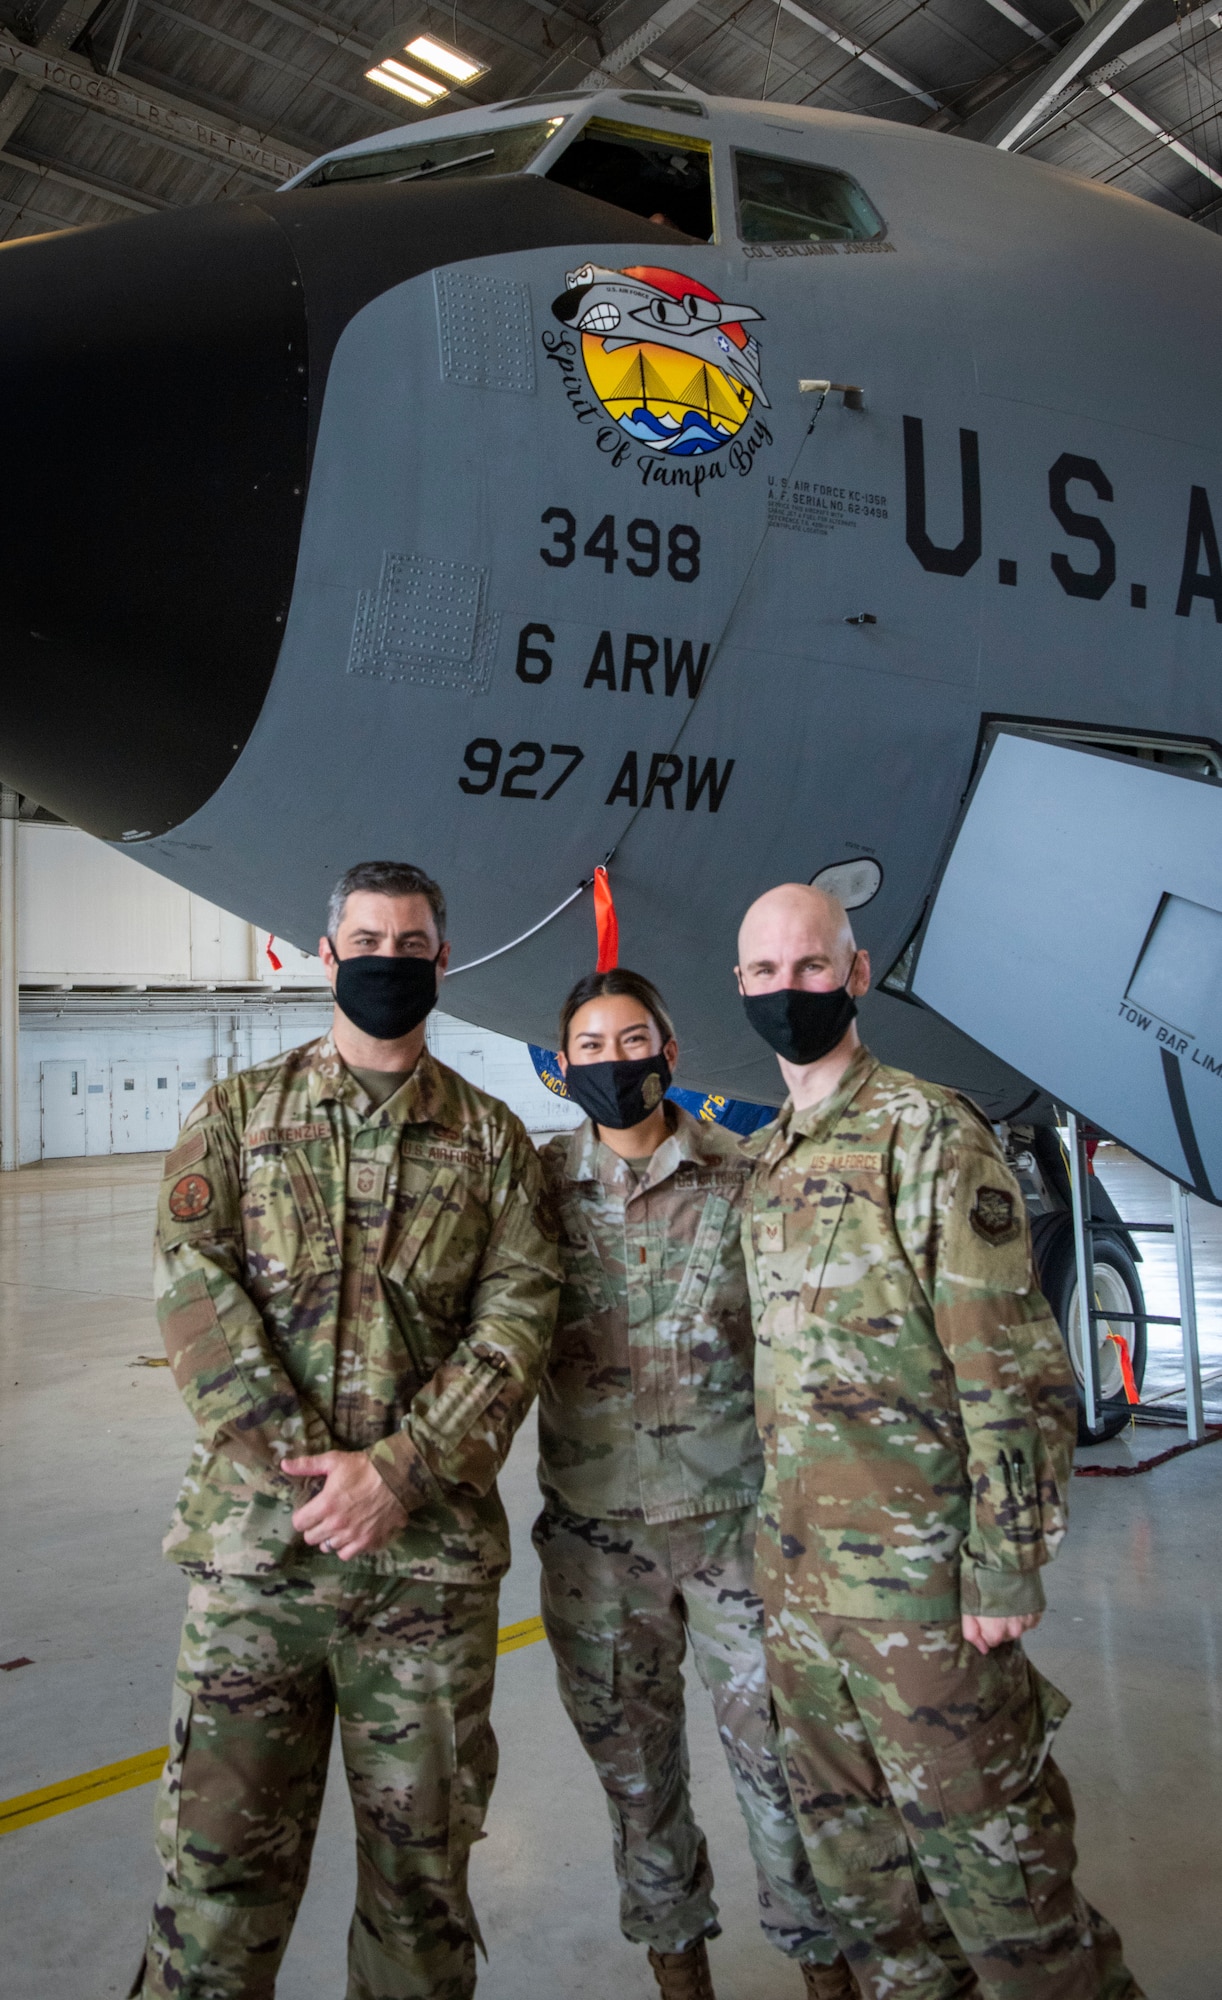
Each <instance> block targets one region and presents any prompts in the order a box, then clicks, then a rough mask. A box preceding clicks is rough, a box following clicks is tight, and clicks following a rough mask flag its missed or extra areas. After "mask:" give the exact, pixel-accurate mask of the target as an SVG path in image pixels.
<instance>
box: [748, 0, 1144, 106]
mask: <svg viewBox="0 0 1222 2000" xmlns="http://www.w3.org/2000/svg"><path fill="white" fill-rule="evenodd" d="M776 4H777V6H778V7H783V8H784V10H785V12H786V13H787V14H792V15H793V17H794V19H795V21H801V22H803V23H804V25H805V26H806V27H808V28H813V29H814V31H815V33H816V34H817V35H823V36H824V37H825V39H826V40H827V41H829V42H834V43H835V45H836V47H837V48H838V49H843V50H844V51H845V53H846V55H850V56H853V57H854V58H855V59H856V61H858V62H860V63H866V64H867V65H868V66H869V68H870V69H872V70H876V71H877V73H878V75H879V76H885V77H886V79H887V82H888V83H894V84H895V85H896V86H897V87H898V88H899V89H900V90H903V91H906V92H907V93H908V95H909V97H915V98H916V99H917V101H918V102H919V103H921V104H927V105H928V106H929V109H930V110H931V111H940V110H941V109H942V106H941V104H940V103H939V101H938V99H937V98H936V97H933V96H931V94H930V92H929V91H927V90H926V89H925V87H924V85H923V84H919V83H914V81H913V79H912V78H911V77H910V76H905V75H904V73H903V71H902V70H898V69H894V68H893V67H892V65H891V64H890V63H885V62H884V61H883V60H882V58H881V56H876V55H875V53H874V51H873V49H869V48H867V47H866V46H865V44H864V42H855V41H853V39H852V38H851V36H849V35H845V34H842V33H841V31H840V29H839V28H833V27H832V25H831V23H830V22H829V21H823V20H820V18H819V16H818V15H817V14H812V13H811V12H810V9H809V8H807V7H801V6H799V4H798V0H776ZM1134 4H1135V5H1136V4H1137V0H1134Z"/></svg>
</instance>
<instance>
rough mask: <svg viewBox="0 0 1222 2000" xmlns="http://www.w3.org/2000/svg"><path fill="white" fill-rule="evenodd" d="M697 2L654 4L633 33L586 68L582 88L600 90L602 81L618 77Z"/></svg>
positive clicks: (680, 0)
mask: <svg viewBox="0 0 1222 2000" xmlns="http://www.w3.org/2000/svg"><path fill="white" fill-rule="evenodd" d="M695 4H696V0H663V4H662V6H660V7H655V8H654V10H653V12H652V14H650V15H649V17H648V19H647V20H645V21H642V22H641V24H640V26H639V27H637V28H634V29H633V31H632V33H631V34H630V35H625V36H624V38H623V40H622V41H620V42H617V43H616V45H615V47H614V48H612V49H608V50H607V53H606V55H605V56H604V57H603V59H602V61H601V62H600V63H599V64H598V66H597V68H595V69H591V70H587V71H586V74H585V75H584V76H583V77H582V79H581V85H580V88H581V89H583V90H591V89H592V90H599V89H601V87H602V85H603V84H605V83H610V81H611V79H612V77H614V76H618V75H619V73H620V71H621V70H625V69H627V68H628V66H629V64H630V63H634V62H636V61H637V59H638V58H639V57H640V56H643V55H644V53H645V51H646V49H648V48H652V47H653V44H654V43H655V42H656V41H659V40H660V39H661V37H662V36H663V35H664V34H665V33H666V30H667V29H668V28H673V27H674V25H675V22H676V21H681V20H682V19H683V16H684V15H685V14H690V13H691V11H692V8H693V7H694V6H695Z"/></svg>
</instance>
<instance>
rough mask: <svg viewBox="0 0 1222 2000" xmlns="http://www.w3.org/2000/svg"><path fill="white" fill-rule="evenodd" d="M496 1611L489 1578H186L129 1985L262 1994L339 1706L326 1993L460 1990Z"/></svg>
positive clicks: (433, 1997)
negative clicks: (330, 1970) (348, 1875)
mask: <svg viewBox="0 0 1222 2000" xmlns="http://www.w3.org/2000/svg"><path fill="white" fill-rule="evenodd" d="M496 1613H497V1593H496V1590H495V1588H491V1589H490V1588H488V1587H481V1588H478V1589H476V1588H458V1587H455V1586H453V1585H444V1584H428V1583H417V1582H415V1581H414V1580H412V1579H411V1578H404V1577H393V1576H389V1577H388V1576H378V1575H375V1574H373V1573H371V1572H368V1571H367V1572H365V1573H364V1574H362V1573H361V1571H360V1570H359V1569H345V1568H344V1567H343V1565H341V1564H340V1563H339V1562H338V1561H331V1562H328V1561H327V1560H326V1558H323V1557H320V1558H319V1559H318V1562H317V1564H314V1563H311V1564H310V1566H309V1569H308V1570H305V1569H304V1568H303V1570H302V1571H301V1572H299V1573H297V1574H290V1575H274V1576H269V1577H265V1578H258V1577H223V1578H220V1579H218V1580H214V1581H210V1582H197V1581H192V1583H191V1588H190V1595H189V1598H188V1606H187V1615H186V1621H185V1623H184V1626H183V1635H182V1650H181V1652H180V1654H179V1660H178V1669H177V1674H176V1677H175V1685H174V1693H173V1705H172V1710H171V1733H170V1754H169V1759H168V1761H167V1764H166V1767H165V1771H164V1773H163V1776H162V1781H161V1791H160V1795H159V1798H158V1802H157V1821H156V1829H157V1848H158V1853H159V1856H160V1859H161V1862H162V1865H163V1867H164V1869H165V1883H164V1887H163V1890H162V1893H161V1895H160V1896H159V1898H158V1900H157V1903H156V1905H155V1907H154V1911H153V1919H152V1923H151V1925H150V1928H149V1934H148V1942H147V1945H146V1948H145V1956H144V1961H143V1964H142V1967H141V1970H140V1972H139V1973H138V1974H137V1977H136V1982H135V1984H134V1986H133V1987H132V1989H131V1992H132V1994H133V1995H134V1994H144V1995H156V1996H158V2000H270V1996H271V1994H272V1993H273V1992H274V1990H275V1983H276V1973H277V1971H278V1969H279V1965H280V1961H281V1959H282V1957H283V1956H284V1951H285V1947H286V1946H287V1944H288V1940H289V1932H290V1931H291V1929H292V1926H293V1919H294V1917H295V1915H296V1912H297V1906H298V1904H299V1902H300V1900H301V1896H302V1892H303V1891H304V1889H305V1885H306V1876H307V1874H308V1872H309V1867H310V1854H311V1850H312V1848H313V1844H314V1834H315V1831H316V1829H317V1826H318V1815H319V1810H320V1807H321V1805H322V1796H323V1786H324V1783H325V1780H326V1772H327V1761H328V1754H329V1750H330V1744H331V1733H332V1721H333V1717H334V1716H335V1714H336V1713H338V1716H339V1729H340V1738H341V1742H342V1746H343V1755H344V1764H345V1768H346V1771H347V1775H348V1786H349V1790H350V1792H351V1795H352V1808H353V1814H354V1816H355V1820H356V1844H357V1893H356V1913H355V1916H354V1918H353V1922H352V1927H351V1930H350V1932H349V1937H348V1985H347V2000H469V1996H470V1995H471V1994H472V1993H473V1992H474V1990H475V1947H476V1945H477V1944H481V1945H482V1940H481V1938H480V1935H479V1930H478V1927H477V1925H476V1922H475V1917H474V1914H473V1912H472V1910H471V1905H470V1903H469V1901H468V1898H467V1855H468V1851H469V1849H470V1846H471V1842H472V1841H473V1840H474V1839H476V1838H477V1837H478V1836H479V1833H480V1830H481V1827H482V1824H483V1819H484V1813H485V1811H486V1809H487V1805H488V1799H489V1795H490V1793H491V1791H492V1785H493V1780H494V1778H495V1776H496V1739H495V1738H494V1736H493V1734H492V1730H491V1727H490V1725H489V1720H488V1714H489V1709H490V1706H491V1702H492V1682H493V1673H494V1669H495V1662H496Z"/></svg>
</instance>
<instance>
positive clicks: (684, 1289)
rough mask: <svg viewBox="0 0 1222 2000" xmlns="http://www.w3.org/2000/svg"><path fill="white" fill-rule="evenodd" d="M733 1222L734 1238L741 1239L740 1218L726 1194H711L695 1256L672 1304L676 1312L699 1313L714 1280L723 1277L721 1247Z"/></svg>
mask: <svg viewBox="0 0 1222 2000" xmlns="http://www.w3.org/2000/svg"><path fill="white" fill-rule="evenodd" d="M731 1221H732V1222H733V1225H734V1230H733V1233H734V1237H735V1240H737V1237H738V1216H737V1214H736V1213H735V1211H734V1209H733V1208H732V1207H731V1205H730V1203H729V1202H728V1201H727V1200H726V1198H725V1196H724V1195H721V1194H711V1195H709V1196H708V1198H707V1199H706V1201H705V1204H704V1209H703V1212H702V1214H701V1217H700V1224H699V1227H698V1228H697V1230H696V1239H695V1241H694V1243H693V1244H692V1250H691V1255H690V1256H689V1258H688V1260H687V1264H686V1267H685V1269H684V1272H683V1276H682V1278H681V1279H680V1280H679V1285H678V1288H677V1290H676V1292H675V1296H674V1300H673V1302H672V1305H671V1310H672V1312H681V1311H686V1310H695V1309H696V1308H697V1307H698V1306H700V1305H701V1304H702V1303H703V1301H704V1297H705V1294H706V1292H707V1291H708V1289H709V1285H710V1282H711V1281H712V1279H713V1277H714V1276H715V1275H723V1274H720V1272H719V1266H720V1263H721V1246H722V1243H723V1242H724V1240H725V1237H726V1235H727V1233H728V1230H729V1225H730V1223H731ZM742 1290H743V1293H744V1295H745V1292H746V1281H745V1279H744V1280H743V1281H742Z"/></svg>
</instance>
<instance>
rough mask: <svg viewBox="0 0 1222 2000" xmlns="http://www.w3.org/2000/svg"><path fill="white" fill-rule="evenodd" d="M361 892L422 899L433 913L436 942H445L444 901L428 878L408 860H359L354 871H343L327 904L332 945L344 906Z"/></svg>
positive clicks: (341, 918)
mask: <svg viewBox="0 0 1222 2000" xmlns="http://www.w3.org/2000/svg"><path fill="white" fill-rule="evenodd" d="M360 889H363V890H365V891H367V892H368V893H369V894H370V895H373V896H423V897H424V899H425V901H426V903H427V904H428V906H429V908H430V910H431V911H432V912H433V922H434V923H435V924H436V926H437V942H438V943H439V944H444V943H445V935H446V899H445V897H444V896H443V895H442V893H441V890H440V889H439V888H438V887H437V884H436V882H434V880H433V878H432V876H431V875H426V874H425V872H424V870H423V868H413V866H412V864H411V862H410V861H358V862H357V864H356V866H355V868H346V869H345V870H344V872H343V874H342V875H341V876H340V878H339V881H338V882H337V883H336V885H335V887H334V889H332V891H331V895H330V897H329V899H328V902H327V936H328V937H329V938H330V940H331V942H332V944H334V943H335V933H336V931H337V930H338V929H339V927H340V925H341V923H342V922H343V920H344V905H345V904H346V903H347V901H348V898H349V896H354V895H355V894H356V893H357V891H358V890H360Z"/></svg>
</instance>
